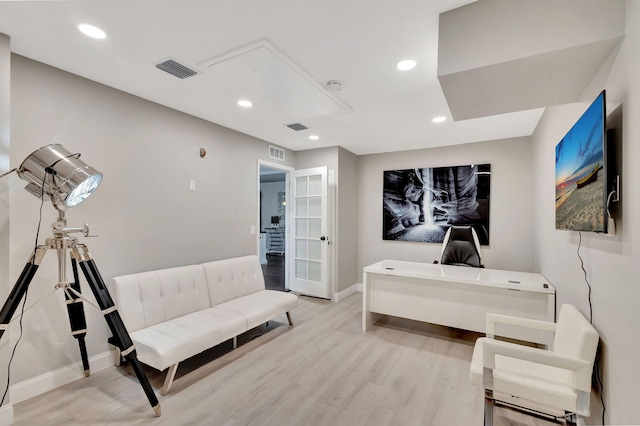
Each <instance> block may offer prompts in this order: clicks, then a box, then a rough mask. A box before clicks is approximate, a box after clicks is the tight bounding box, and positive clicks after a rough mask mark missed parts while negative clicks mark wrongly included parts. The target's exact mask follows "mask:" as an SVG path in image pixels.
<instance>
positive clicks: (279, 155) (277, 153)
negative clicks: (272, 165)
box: [269, 145, 284, 161]
mask: <svg viewBox="0 0 640 426" xmlns="http://www.w3.org/2000/svg"><path fill="white" fill-rule="evenodd" d="M269 158H275V159H276V160H281V161H284V149H282V148H278V147H277V146H273V145H269Z"/></svg>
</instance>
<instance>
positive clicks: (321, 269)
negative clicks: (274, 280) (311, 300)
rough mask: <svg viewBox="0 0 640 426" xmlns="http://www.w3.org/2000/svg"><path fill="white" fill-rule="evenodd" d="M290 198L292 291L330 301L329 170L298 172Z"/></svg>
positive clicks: (290, 273) (295, 172)
mask: <svg viewBox="0 0 640 426" xmlns="http://www.w3.org/2000/svg"><path fill="white" fill-rule="evenodd" d="M290 194H292V195H293V196H292V197H291V196H290V197H289V199H290V200H292V201H293V205H292V206H291V209H292V210H291V217H292V219H293V220H292V221H291V234H290V236H291V237H290V238H291V242H292V244H291V245H290V253H291V255H292V256H291V261H290V262H289V268H290V271H289V288H290V289H291V290H292V291H296V292H298V293H300V294H305V295H308V296H315V297H321V298H323V299H330V298H331V294H330V281H329V267H328V266H329V265H328V259H329V243H330V242H329V232H328V223H327V214H328V199H327V168H326V167H316V168H312V169H305V170H295V171H294V172H293V179H291V190H290Z"/></svg>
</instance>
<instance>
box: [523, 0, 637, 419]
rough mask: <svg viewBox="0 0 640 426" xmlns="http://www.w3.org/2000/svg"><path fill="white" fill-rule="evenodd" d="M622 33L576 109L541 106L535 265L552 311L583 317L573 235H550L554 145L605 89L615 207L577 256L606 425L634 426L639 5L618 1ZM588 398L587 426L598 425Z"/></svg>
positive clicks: (597, 411) (585, 236)
mask: <svg viewBox="0 0 640 426" xmlns="http://www.w3.org/2000/svg"><path fill="white" fill-rule="evenodd" d="M626 19H627V22H626V31H627V35H626V37H625V39H624V41H623V42H622V45H621V47H620V50H619V52H618V55H617V57H615V58H614V61H613V63H612V64H607V68H606V71H607V72H609V69H610V72H609V73H608V75H607V74H606V73H604V78H602V77H603V76H600V77H599V78H598V82H594V84H592V85H591V87H590V88H589V90H587V91H586V92H585V93H584V94H583V96H582V100H583V101H584V103H579V104H572V105H565V106H560V107H554V108H548V109H547V111H546V112H545V114H544V116H543V118H542V120H541V122H540V124H539V125H538V127H537V129H536V132H535V134H534V136H533V147H534V151H533V154H534V155H533V158H534V180H535V181H536V182H537V183H538V185H537V186H536V187H535V189H534V206H535V214H534V235H535V238H534V243H535V267H536V269H538V270H540V272H542V273H543V274H544V275H545V276H546V277H547V278H548V279H549V280H550V281H551V282H552V283H553V284H554V285H555V287H556V289H557V292H558V293H557V296H558V306H560V304H562V303H572V304H574V305H576V306H578V308H579V309H580V310H581V311H582V312H583V314H585V315H586V316H588V315H589V306H588V287H587V284H586V282H585V278H584V274H583V272H582V269H581V265H580V260H579V259H578V256H577V254H576V251H577V249H578V243H579V238H580V236H579V234H578V233H577V232H568V231H556V230H555V229H554V228H555V220H554V211H555V210H554V176H555V169H554V167H555V149H554V148H555V145H556V144H557V143H558V142H559V141H560V139H561V138H562V136H564V134H565V133H566V131H567V130H568V129H569V128H570V127H571V126H572V125H573V123H574V122H575V120H576V119H577V118H578V117H579V116H580V115H581V114H582V112H584V110H585V109H586V108H587V106H588V104H589V103H590V102H591V101H592V100H593V99H595V97H596V95H597V93H598V92H599V91H600V90H602V89H606V90H607V98H608V103H607V107H608V110H609V112H611V110H612V109H613V108H615V107H617V106H618V105H622V121H623V135H622V138H623V140H622V168H623V170H622V173H623V175H622V195H621V198H622V201H621V203H620V205H619V206H616V208H617V210H618V212H619V215H618V221H617V227H616V232H617V235H616V236H615V237H613V238H608V237H606V236H602V235H597V234H593V233H584V232H583V233H582V247H581V248H580V253H581V255H582V258H583V259H584V267H585V269H586V271H587V279H588V280H589V283H590V284H591V287H592V295H591V299H592V304H593V323H594V325H595V327H596V329H598V331H599V332H600V336H601V356H602V374H603V379H604V396H605V403H606V407H607V410H606V419H605V420H606V424H640V414H639V412H638V409H637V407H636V405H637V401H640V385H638V381H639V380H640V364H639V363H638V360H639V359H640V313H639V312H640V310H639V309H638V306H639V303H640V284H639V281H638V277H639V276H640V262H639V259H640V250H639V249H638V245H639V244H640V226H638V222H637V219H638V211H640V197H639V196H638V191H637V188H638V186H639V185H640V172H639V171H638V159H639V158H640V157H639V156H640V153H639V151H638V141H639V140H640V122H638V116H640V55H639V54H638V52H640V3H639V2H636V1H627V3H626ZM601 411H602V410H601V407H600V403H599V401H598V400H597V399H596V398H592V416H591V418H590V419H588V423H589V424H600V423H601V417H600V416H601Z"/></svg>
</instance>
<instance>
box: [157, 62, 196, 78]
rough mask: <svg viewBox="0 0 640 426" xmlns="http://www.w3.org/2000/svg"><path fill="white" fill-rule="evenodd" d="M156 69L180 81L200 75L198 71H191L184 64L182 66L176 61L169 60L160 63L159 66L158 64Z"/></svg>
mask: <svg viewBox="0 0 640 426" xmlns="http://www.w3.org/2000/svg"><path fill="white" fill-rule="evenodd" d="M156 68H158V69H161V70H162V71H164V72H168V73H169V74H171V75H173V76H175V77H178V78H180V79H185V78H189V77H193V76H194V75H196V74H198V71H196V70H194V69H191V68H189V67H188V66H186V65H184V64H181V63H180V62H178V61H176V60H175V59H167V60H166V61H164V62H160V63H159V64H156Z"/></svg>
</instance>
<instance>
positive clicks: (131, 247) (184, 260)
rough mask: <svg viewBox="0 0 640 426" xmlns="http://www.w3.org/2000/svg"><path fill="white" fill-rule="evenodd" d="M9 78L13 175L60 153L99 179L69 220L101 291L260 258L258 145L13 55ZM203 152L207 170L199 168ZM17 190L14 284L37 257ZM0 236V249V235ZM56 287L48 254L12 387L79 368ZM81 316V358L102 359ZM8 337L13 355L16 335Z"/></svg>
mask: <svg viewBox="0 0 640 426" xmlns="http://www.w3.org/2000/svg"><path fill="white" fill-rule="evenodd" d="M11 67H12V68H11V71H12V79H11V91H12V102H11V132H12V145H11V164H12V167H15V166H16V165H19V164H20V162H21V161H22V160H23V159H24V158H25V157H26V156H28V155H29V154H30V153H31V152H32V151H34V150H35V149H37V148H39V147H41V146H43V145H46V144H49V143H53V142H57V143H61V144H63V145H64V146H65V147H66V148H67V149H68V150H69V151H71V152H80V153H81V154H82V159H83V160H84V161H85V162H87V163H88V164H90V165H91V166H93V167H95V168H96V169H97V170H99V171H101V172H102V173H103V174H104V179H103V182H102V184H101V185H100V187H99V188H98V189H97V191H96V192H95V193H94V194H93V195H92V196H91V197H89V198H88V199H87V200H86V201H84V202H83V203H82V204H80V205H78V206H77V207H75V208H73V209H70V210H69V211H68V212H67V218H68V224H69V226H82V225H83V224H84V223H85V222H88V223H89V225H90V229H91V233H92V234H96V235H99V237H97V238H81V240H82V242H84V243H86V244H87V245H88V246H89V249H90V251H91V254H92V255H93V257H94V259H95V261H96V264H97V266H98V268H100V272H101V273H102V276H103V278H104V279H105V280H106V279H107V278H109V277H112V276H117V275H122V274H127V273H132V272H140V271H146V270H154V269H160V268H167V267H172V266H178V265H187V264H194V263H200V262H204V261H207V260H215V259H221V258H227V257H234V256H240V255H247V254H256V248H257V247H258V243H257V238H258V234H257V233H256V234H254V235H251V233H250V229H251V225H255V226H256V229H257V228H258V226H259V224H258V223H256V221H257V215H256V211H257V205H258V193H257V192H258V191H257V185H256V182H257V179H258V175H257V173H258V159H263V160H269V161H273V160H270V159H269V158H268V144H267V143H266V142H264V141H262V140H258V139H256V138H253V137H251V136H247V135H245V134H242V133H238V132H236V131H233V130H230V129H228V128H225V127H222V126H218V125H216V124H212V123H209V122H206V121H204V120H201V119H198V118H195V117H192V116H189V115H186V114H183V113H180V112H177V111H175V110H172V109H169V108H166V107H162V106H160V105H157V104H154V103H152V102H149V101H146V100H143V99H141V98H138V97H135V96H132V95H129V94H126V93H124V92H121V91H118V90H114V89H112V88H110V87H107V86H104V85H101V84H97V83H95V82H92V81H90V80H87V79H84V78H81V77H78V76H75V75H72V74H69V73H66V72H63V71H60V70H58V69H55V68H52V67H49V66H46V65H43V64H41V63H38V62H34V61H32V60H29V59H26V58H24V57H21V56H18V55H13V56H12V63H11ZM1 75H3V76H4V75H5V74H4V73H2V74H1ZM201 147H202V148H205V149H206V151H207V155H206V157H205V158H200V155H199V151H200V148H201ZM285 158H286V159H287V161H286V162H284V163H283V164H285V165H288V166H292V165H293V162H294V161H295V153H294V152H291V151H287V152H286V155H285ZM190 180H195V181H196V191H190V190H189V181H190ZM21 186H22V185H18V186H16V188H15V189H14V188H12V190H11V192H10V200H11V205H10V214H11V225H10V237H9V243H10V246H11V254H10V263H9V266H10V267H9V268H8V269H9V270H10V277H11V281H12V282H14V281H15V280H16V279H17V277H18V275H19V272H20V271H21V270H22V268H23V266H24V264H25V262H26V260H27V258H28V256H29V254H30V253H31V250H32V249H33V245H34V240H35V235H36V227H37V225H38V219H39V217H38V212H39V207H40V202H39V200H38V199H37V198H35V197H33V196H32V195H30V194H28V193H27V192H26V191H23V190H22V189H21ZM55 218H56V212H55V210H54V209H53V207H52V206H51V205H50V204H48V203H45V205H44V206H43V209H42V226H41V230H40V238H39V241H40V242H41V243H42V242H44V239H45V238H46V237H48V236H50V235H51V227H50V224H51V223H52V222H53V221H54V220H55ZM1 232H3V235H2V236H3V239H2V242H3V244H6V242H7V235H6V231H1ZM0 259H2V260H0V261H4V257H1V258H0ZM0 269H1V270H2V271H6V270H7V269H5V268H0ZM56 282H57V263H56V255H55V253H53V252H50V253H47V255H46V256H45V259H44V261H43V262H42V265H41V267H40V269H39V270H38V273H37V274H36V277H35V279H34V280H33V282H32V285H31V289H30V291H29V295H28V302H27V305H30V304H31V303H33V302H34V301H35V300H37V299H39V298H41V297H45V299H44V301H43V302H42V304H41V305H40V306H38V308H37V309H34V310H32V311H29V312H27V314H26V315H25V317H24V322H23V324H24V330H25V332H24V336H23V339H22V341H21V342H20V345H19V347H18V356H16V358H15V359H14V364H13V367H12V375H11V378H12V383H19V382H22V381H25V380H27V379H30V378H34V377H37V376H39V375H41V374H44V373H48V372H51V371H54V370H56V369H59V368H61V367H65V366H69V365H71V364H73V363H74V362H78V361H79V360H80V355H79V351H78V347H77V344H76V342H75V340H74V339H73V338H72V337H71V335H70V332H69V325H68V318H67V314H66V309H65V307H64V306H65V305H64V303H63V299H64V297H63V294H62V293H60V292H56V293H55V294H53V295H50V296H48V295H49V293H50V292H51V291H52V290H53V287H54V285H55V284H56ZM82 282H83V289H84V291H85V292H86V293H90V292H89V290H88V288H87V287H86V286H85V284H84V280H82ZM2 288H5V286H4V285H3V287H2ZM89 298H92V296H89ZM85 310H86V312H87V321H88V328H89V332H88V335H87V345H88V351H89V355H90V356H94V355H97V354H102V353H105V352H106V351H107V350H108V346H107V337H108V335H109V333H108V331H107V327H106V324H105V322H104V320H103V319H102V317H101V316H100V314H99V313H98V312H97V311H96V310H95V309H93V308H92V307H89V306H86V307H85ZM10 334H11V338H12V343H14V340H15V339H16V338H17V336H18V330H17V326H12V329H11V333H10ZM0 374H4V372H2V373H0Z"/></svg>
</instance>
